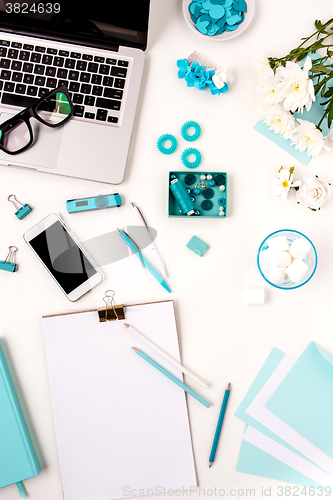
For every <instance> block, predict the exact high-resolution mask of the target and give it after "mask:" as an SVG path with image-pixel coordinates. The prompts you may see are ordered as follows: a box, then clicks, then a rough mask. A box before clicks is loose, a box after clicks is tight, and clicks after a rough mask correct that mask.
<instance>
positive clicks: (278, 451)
mask: <svg viewBox="0 0 333 500" xmlns="http://www.w3.org/2000/svg"><path fill="white" fill-rule="evenodd" d="M243 439H244V441H247V442H248V443H251V444H252V445H254V446H256V447H257V448H259V449H260V450H262V451H264V452H265V453H268V455H271V456H272V457H275V458H276V459H278V460H280V461H281V462H283V463H285V464H286V465H288V466H289V467H291V468H292V469H294V470H297V471H298V472H300V473H301V474H304V476H307V477H308V478H310V479H312V480H313V481H316V483H318V484H320V485H322V486H324V487H325V486H330V485H333V478H332V476H330V475H329V474H327V473H326V472H325V471H323V470H322V469H320V468H319V467H317V466H316V465H314V464H312V463H311V462H308V461H307V460H306V459H304V458H302V457H300V456H299V455H297V454H296V453H294V452H293V451H291V450H288V448H285V447H284V446H282V445H281V444H280V443H278V442H277V441H274V439H271V438H270V437H268V436H266V435H265V434H263V433H262V432H260V431H258V430H257V429H254V428H253V427H251V426H249V427H248V428H247V429H246V431H245V432H244V435H243Z"/></svg>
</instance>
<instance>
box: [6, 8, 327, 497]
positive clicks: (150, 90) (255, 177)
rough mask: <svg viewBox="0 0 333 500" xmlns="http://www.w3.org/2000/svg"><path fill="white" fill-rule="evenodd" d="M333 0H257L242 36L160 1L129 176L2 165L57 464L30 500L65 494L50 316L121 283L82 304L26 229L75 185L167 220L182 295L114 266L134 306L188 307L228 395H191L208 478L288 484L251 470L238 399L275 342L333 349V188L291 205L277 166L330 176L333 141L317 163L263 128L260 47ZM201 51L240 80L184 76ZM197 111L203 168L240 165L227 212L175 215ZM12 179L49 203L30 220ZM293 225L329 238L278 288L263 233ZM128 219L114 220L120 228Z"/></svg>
mask: <svg viewBox="0 0 333 500" xmlns="http://www.w3.org/2000/svg"><path fill="white" fill-rule="evenodd" d="M330 5H331V2H329V1H328V0H317V1H316V2H314V1H313V0H293V1H292V2H290V1H289V0H280V1H279V2H276V1H272V0H265V1H261V2H259V1H258V0H256V12H255V15H254V19H253V21H252V23H251V25H250V26H249V28H248V29H247V30H246V31H245V32H244V33H243V34H241V35H240V36H239V37H237V38H235V39H232V40H230V41H225V42H213V41H212V40H210V39H209V38H208V37H207V40H206V39H203V38H202V37H199V36H197V35H196V34H195V33H193V32H192V31H190V29H189V28H188V27H187V25H186V23H185V20H184V18H183V15H182V9H181V1H180V0H168V1H163V0H152V1H151V18H150V32H149V45H148V49H147V62H146V67H145V72H144V78H143V84H142V89H141V95H140V100H139V105H138V112H137V118H136V122H135V127H134V132H133V139H132V143H131V149H130V153H129V158H128V166H127V171H126V174H125V180H124V182H123V183H122V184H120V185H119V186H117V187H114V186H110V187H108V186H107V185H105V184H103V185H101V184H98V183H95V182H89V181H84V180H77V179H71V178H65V177H59V176H55V175H49V174H41V173H33V172H29V171H26V172H25V171H24V170H18V169H11V168H7V167H1V168H0V173H1V183H0V193H1V196H0V213H1V219H0V230H1V238H0V252H1V255H0V258H1V259H4V258H5V256H6V255H7V248H8V246H9V245H16V246H18V248H19V251H18V253H17V262H18V264H19V269H18V272H17V273H15V274H10V273H5V272H2V273H1V277H0V280H1V282H0V283H1V286H0V303H1V321H0V338H1V343H2V345H3V347H4V351H5V355H6V357H7V360H8V365H9V369H10V371H11V373H12V375H13V381H14V384H15V387H16V390H17V394H18V396H19V399H20V403H21V406H22V409H23V413H24V416H25V418H26V422H27V425H28V428H29V431H30V434H31V437H32V440H33V443H34V446H35V449H36V452H37V455H38V458H39V461H40V464H41V466H42V467H43V469H42V471H41V473H40V475H39V476H38V477H36V478H33V479H30V480H28V481H26V482H25V487H26V490H27V492H28V494H29V498H31V499H33V500H45V499H46V498H47V499H48V500H61V498H62V489H61V480H60V471H59V465H58V458H57V448H56V438H55V432H54V424H53V415H52V406H51V398H50V390H49V382H48V375H47V366H46V358H45V350H44V343H43V333H42V327H41V316H42V315H47V314H52V313H63V312H66V311H71V310H81V309H83V310H84V309H91V308H94V307H96V305H103V302H102V297H103V292H104V290H105V289H106V288H105V284H102V287H101V288H99V291H98V295H99V297H100V298H99V299H98V300H97V291H96V293H95V294H92V293H90V294H87V295H86V296H85V297H84V298H82V299H81V300H79V301H78V302H77V303H75V304H71V303H70V302H69V301H68V300H67V299H66V298H65V296H63V294H62V293H61V291H60V290H59V289H58V287H57V286H56V285H55V284H54V283H53V282H52V279H51V278H50V277H49V276H48V274H47V273H46V272H45V270H44V269H43V268H42V266H41V265H40V263H39V262H38V261H37V259H36V257H35V256H34V255H33V253H32V252H31V250H30V249H29V248H28V247H27V246H26V244H25V243H24V241H23V239H22V234H23V233H24V232H25V231H26V230H27V229H29V228H30V227H31V226H33V225H34V224H35V223H37V222H38V221H39V220H41V219H42V218H43V217H45V216H46V215H48V214H49V213H50V212H52V211H58V210H59V208H60V207H62V206H63V205H64V203H65V201H66V199H71V198H73V197H80V196H85V195H90V194H91V193H96V192H98V191H101V190H103V191H104V192H105V190H106V189H107V190H109V191H110V192H117V191H118V192H119V193H120V194H121V196H122V199H123V203H124V207H123V208H121V209H120V213H121V218H122V220H123V221H124V224H128V225H131V224H132V225H133V224H135V223H136V221H135V219H134V216H133V214H132V212H131V210H130V208H129V203H130V201H135V202H136V203H137V204H138V205H139V206H140V207H141V208H142V210H143V211H144V213H145V215H146V216H147V218H148V221H149V223H150V225H151V226H152V227H153V228H155V229H156V230H157V232H158V237H157V240H156V241H157V245H158V247H159V249H160V251H161V254H162V256H163V258H164V261H165V263H166V266H167V269H168V271H169V278H168V280H167V281H168V284H169V285H170V287H171V289H172V291H173V293H172V294H171V295H170V294H167V293H166V292H165V291H164V290H163V288H162V287H161V286H159V285H158V283H157V282H156V280H154V278H152V276H151V275H150V274H149V273H148V272H147V271H143V270H142V269H141V268H140V265H139V263H130V260H131V259H127V261H128V262H129V264H128V265H124V262H122V263H114V264H112V265H111V266H108V269H107V277H108V285H109V284H110V285H112V286H111V287H112V288H114V289H115V290H116V292H117V295H116V299H117V301H118V302H122V303H125V304H126V303H127V304H130V303H136V302H144V301H155V300H163V299H167V298H170V296H171V298H172V299H174V301H175V305H176V313H177V323H178V332H179V337H180V346H181V353H182V360H183V364H184V365H185V366H187V367H189V368H191V369H192V370H193V371H195V372H196V373H197V374H198V375H199V376H201V377H202V378H203V379H205V380H207V382H209V383H210V387H209V389H207V390H206V391H203V393H202V395H203V396H205V397H206V399H208V400H210V401H211V402H212V403H213V406H212V407H211V408H210V409H206V408H204V407H203V406H202V405H200V404H198V402H197V401H195V400H194V399H192V398H188V409H189V418H190V425H191V432H192V438H193V448H194V456H195V464H196V470H197V476H198V482H199V484H200V487H201V488H206V489H208V488H212V489H214V488H215V487H216V488H217V490H219V489H221V488H224V489H225V490H226V493H227V492H229V490H230V489H231V488H235V489H241V490H246V488H256V493H257V495H256V496H257V497H261V491H262V487H264V488H266V489H267V488H269V487H270V486H271V487H272V490H271V491H272V498H278V497H277V489H276V488H277V486H278V485H279V483H278V482H276V481H273V480H270V479H265V478H261V477H256V476H250V475H246V474H242V473H238V472H236V463H237V459H238V454H239V450H240V445H241V438H242V433H243V430H244V424H243V423H242V422H240V421H239V420H238V419H236V418H235V417H234V416H233V413H234V411H235V410H236V408H237V407H238V405H239V403H240V401H241V400H242V398H243V397H244V395H245V393H246V391H247V390H248V388H249V386H250V384H251V383H252V381H253V379H254V377H255V376H256V374H257V372H258V371H259V369H260V367H261V366H262V364H263V363H264V361H265V359H266V358H267V356H268V354H269V353H270V351H271V349H272V348H273V346H276V347H278V348H280V349H282V350H284V351H287V350H290V351H293V352H294V353H295V354H296V355H300V354H301V352H302V351H303V350H304V349H305V347H306V346H307V344H308V343H309V341H311V340H315V341H316V342H318V343H319V344H320V345H321V346H322V347H323V348H325V349H327V350H328V351H329V352H333V340H332V333H331V332H332V325H331V318H332V315H331V309H332V305H331V304H332V285H331V283H332V281H331V280H332V278H331V276H332V269H333V254H332V251H331V249H332V244H333V241H332V240H333V236H332V232H331V221H332V216H333V199H332V200H329V201H328V202H327V203H326V204H325V205H324V208H323V209H322V210H321V211H320V212H312V211H310V210H308V209H307V208H305V207H304V206H301V205H297V204H296V198H295V193H293V192H290V194H289V198H288V200H287V201H286V202H285V203H283V202H281V201H280V200H279V199H277V198H274V197H273V196H272V194H271V191H270V185H271V178H272V177H273V176H274V175H275V174H276V171H277V169H278V168H279V167H280V166H281V165H283V166H285V167H287V168H289V167H291V166H292V165H295V166H296V172H295V179H301V178H303V177H306V176H309V175H313V174H318V175H320V176H321V177H322V178H323V179H324V180H327V181H331V182H333V171H332V159H333V153H323V154H322V155H321V156H320V158H317V159H314V160H311V162H310V164H309V165H308V166H304V165H302V164H301V163H299V162H297V161H296V160H294V159H293V158H292V157H291V156H290V155H289V154H288V153H286V152H284V151H283V150H282V149H280V148H279V147H277V146H275V145H274V144H273V143H271V142H270V141H269V140H268V139H266V138H264V137H263V136H261V135H260V134H259V133H258V132H256V131H254V130H253V126H254V124H255V123H256V116H255V89H256V84H257V75H256V70H255V66H254V58H255V56H256V55H258V54H259V53H260V52H262V53H264V54H266V55H271V56H283V55H285V54H286V53H287V52H289V51H290V50H291V49H292V48H294V47H296V46H297V45H298V43H299V42H300V39H301V37H305V36H308V35H309V34H311V33H312V32H313V31H314V21H315V19H321V20H322V21H323V22H325V21H326V20H328V19H329V18H330V17H331V16H332V9H331V8H330ZM194 50H197V51H199V52H201V53H202V54H204V55H206V56H208V57H209V58H210V59H212V60H213V61H215V62H216V63H218V64H227V65H228V66H229V67H230V69H231V71H232V72H233V73H234V75H235V83H234V85H233V86H232V88H231V90H230V91H229V92H228V93H227V94H223V95H221V96H211V95H210V92H209V91H207V92H202V91H198V90H196V89H193V88H192V89H191V88H187V86H186V83H185V81H184V80H178V78H177V66H176V61H177V59H182V58H184V57H187V56H188V55H189V54H191V52H193V51H194ZM192 119H193V120H196V121H197V122H198V123H199V124H200V125H201V127H202V136H201V137H200V139H199V140H198V141H197V143H196V147H198V149H199V150H200V151H201V153H202V155H203V163H202V165H201V166H200V170H208V171H209V170H212V171H214V170H216V171H226V172H227V173H228V187H229V188H228V217H227V218H226V219H201V220H200V219H198V218H195V219H190V220H189V219H186V220H184V219H179V220H177V219H170V218H168V216H167V197H168V172H169V170H177V169H179V170H184V168H182V163H181V161H180V155H181V151H182V150H183V149H185V147H188V144H187V143H185V141H183V140H182V139H181V137H180V127H181V125H182V124H183V123H184V122H185V121H187V120H192ZM163 133H171V134H174V135H175V136H176V137H177V138H178V139H179V147H178V149H177V151H176V152H175V153H174V154H173V155H170V156H166V155H162V154H160V153H159V152H158V151H157V148H156V141H157V139H158V137H159V136H160V135H161V134H163ZM11 193H15V194H16V196H17V198H18V199H19V200H20V201H22V202H23V203H29V204H30V206H31V207H32V208H33V212H32V213H31V214H29V215H28V217H27V218H26V219H24V220H23V221H19V220H18V219H16V217H15V216H14V207H13V206H12V205H11V204H10V203H8V202H7V197H8V195H9V194H11ZM110 212H111V210H110ZM73 217H74V216H73ZM283 228H290V229H295V230H298V231H301V232H303V233H304V234H306V235H307V236H308V237H309V238H310V239H311V240H312V241H313V243H314V244H315V246H316V248H317V251H318V269H317V271H316V273H315V275H314V277H313V278H312V280H311V281H310V282H309V283H308V284H306V285H305V286H304V287H301V288H300V289H297V290H293V291H284V290H278V289H275V288H273V287H270V286H269V285H268V284H267V283H266V282H265V281H264V280H263V278H262V277H261V276H260V274H259V271H258V269H257V267H256V254H257V250H258V247H259V245H260V243H261V241H262V240H263V239H264V238H265V237H266V236H267V235H268V234H269V233H271V232H273V231H275V230H278V229H283ZM114 229H115V227H112V225H111V224H110V228H107V230H114ZM73 232H74V233H75V230H74V219H73ZM193 235H196V236H198V237H199V238H201V239H202V240H203V241H205V242H206V243H207V244H208V245H209V250H208V251H207V252H206V254H205V255H204V256H203V257H202V258H200V257H199V256H198V255H196V254H194V253H193V252H191V251H190V250H189V249H188V248H186V244H187V242H188V241H189V240H190V238H191V237H192V236H193ZM102 271H103V269H102ZM104 272H105V270H104ZM109 287H110V286H109ZM247 287H264V288H265V291H266V296H267V301H266V303H265V304H264V305H263V306H258V307H249V306H246V305H245V303H244V299H243V293H244V290H245V288H247ZM95 299H96V300H95ZM96 301H97V302H99V303H98V304H96ZM186 380H187V382H188V383H189V384H190V383H191V381H190V379H188V378H187V379H186ZM228 382H231V384H232V392H231V395H230V399H229V404H228V408H227V412H226V417H225V421H224V426H223V432H222V435H221V440H220V443H219V448H218V452H217V456H216V460H215V463H214V465H213V467H212V468H211V469H209V468H208V457H209V453H210V448H211V444H212V440H213V435H214V432H215V427H216V423H217V419H218V414H219V410H220V404H221V400H222V396H223V393H224V388H225V386H226V385H227V383H228ZM201 392H202V391H201ZM281 484H283V483H281ZM128 486H130V485H128ZM161 486H163V485H161ZM0 496H1V498H2V499H4V500H12V499H15V500H17V498H18V491H17V488H16V486H15V485H14V486H9V487H7V488H4V489H2V490H1V493H0ZM202 496H203V493H201V496H200V497H202ZM245 496H246V494H245V492H244V494H243V495H242V493H240V495H239V498H240V497H243V498H244V497H245ZM192 498H199V493H198V492H197V493H192ZM235 498H237V496H235Z"/></svg>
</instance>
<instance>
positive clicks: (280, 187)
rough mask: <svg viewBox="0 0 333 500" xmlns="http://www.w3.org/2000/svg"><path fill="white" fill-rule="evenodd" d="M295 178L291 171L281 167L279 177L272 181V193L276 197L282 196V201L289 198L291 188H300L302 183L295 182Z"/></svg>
mask: <svg viewBox="0 0 333 500" xmlns="http://www.w3.org/2000/svg"><path fill="white" fill-rule="evenodd" d="M293 179H294V176H293V173H292V172H291V171H290V170H287V169H286V168H283V167H281V168H280V170H279V172H278V174H277V176H276V177H273V179H272V193H273V195H274V196H281V199H282V200H285V199H286V198H287V195H288V192H289V189H290V188H291V187H298V186H300V185H301V181H295V182H293Z"/></svg>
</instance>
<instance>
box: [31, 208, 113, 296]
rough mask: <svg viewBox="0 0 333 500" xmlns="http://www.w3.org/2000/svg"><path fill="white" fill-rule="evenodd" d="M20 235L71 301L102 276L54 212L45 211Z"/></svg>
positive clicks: (85, 291)
mask: <svg viewBox="0 0 333 500" xmlns="http://www.w3.org/2000/svg"><path fill="white" fill-rule="evenodd" d="M23 237H24V239H25V241H26V242H27V243H28V245H29V246H30V248H31V249H32V250H33V251H34V253H35V254H36V255H37V257H38V258H39V260H40V261H41V262H42V264H43V265H44V267H45V268H46V270H47V271H48V272H49V273H50V274H51V276H52V278H53V279H54V281H55V282H56V283H57V284H58V285H59V287H60V288H61V290H62V291H63V292H64V294H65V295H66V297H67V298H68V299H69V300H71V301H72V302H74V301H75V300H77V299H79V298H80V297H82V295H84V294H85V293H87V292H89V290H91V289H92V288H93V287H94V286H96V285H97V284H98V283H100V282H101V281H102V280H103V276H102V274H101V273H100V271H99V270H98V269H97V268H96V266H95V264H93V262H92V261H91V260H90V258H89V257H88V256H87V255H86V253H85V252H84V250H83V249H82V248H81V247H80V245H79V243H78V242H77V241H76V239H75V238H74V236H73V235H72V234H70V232H69V231H68V229H67V228H66V226H65V224H64V222H63V221H62V220H61V219H60V217H59V216H58V215H57V214H50V215H48V216H47V217H46V218H45V219H43V220H42V221H41V222H39V223H38V224H37V225H36V226H34V227H33V228H31V229H30V230H29V231H27V232H26V233H25V234H24V235H23Z"/></svg>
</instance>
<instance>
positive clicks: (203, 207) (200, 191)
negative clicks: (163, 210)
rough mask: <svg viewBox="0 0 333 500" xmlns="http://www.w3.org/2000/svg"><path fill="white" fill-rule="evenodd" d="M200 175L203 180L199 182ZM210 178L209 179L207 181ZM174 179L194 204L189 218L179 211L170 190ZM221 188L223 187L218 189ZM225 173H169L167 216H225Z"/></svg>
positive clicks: (226, 187) (226, 188) (221, 217)
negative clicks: (208, 177)
mask: <svg viewBox="0 0 333 500" xmlns="http://www.w3.org/2000/svg"><path fill="white" fill-rule="evenodd" d="M202 175H205V176H206V179H205V180H200V177H201V176H202ZM207 175H208V176H212V178H211V179H207ZM175 178H177V179H178V181H181V182H182V183H183V185H184V186H185V188H186V190H187V192H188V194H189V196H190V198H191V201H192V202H193V204H194V207H195V210H194V213H193V214H191V215H190V216H189V215H187V214H186V213H183V212H182V211H181V208H180V206H179V203H178V202H177V200H176V198H175V196H174V195H173V193H172V192H171V190H170V184H171V182H172V180H174V179H175ZM221 186H224V187H222V188H220V187H221ZM227 191H228V185H227V173H226V172H210V171H208V172H197V171H195V172H194V171H193V172H192V171H191V170H187V171H185V172H184V171H178V172H177V171H173V172H169V198H168V216H169V217H183V218H189V217H191V218H195V217H206V218H220V219H223V218H224V217H226V216H227Z"/></svg>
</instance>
